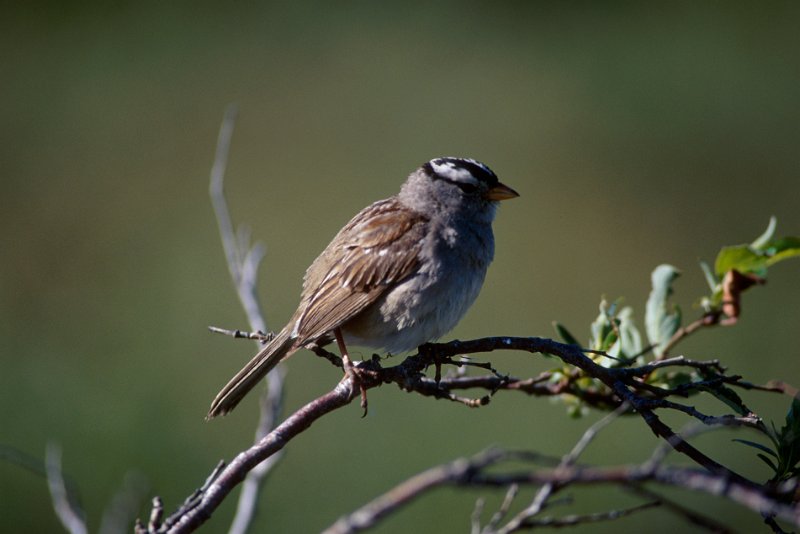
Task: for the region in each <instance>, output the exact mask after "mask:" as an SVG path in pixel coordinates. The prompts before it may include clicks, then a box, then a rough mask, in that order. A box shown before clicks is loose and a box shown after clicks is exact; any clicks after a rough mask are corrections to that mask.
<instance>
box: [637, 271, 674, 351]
mask: <svg viewBox="0 0 800 534" xmlns="http://www.w3.org/2000/svg"><path fill="white" fill-rule="evenodd" d="M678 276H680V271H679V270H678V269H677V268H676V267H673V266H672V265H667V264H662V265H659V266H658V267H656V268H655V269H654V270H653V274H652V275H651V277H650V278H651V280H652V285H653V289H652V290H651V291H650V296H649V297H648V299H647V306H646V308H645V316H644V322H645V330H646V332H647V339H648V341H649V342H650V344H651V345H653V347H654V348H653V353H654V354H655V355H656V356H661V354H662V353H663V348H662V347H663V346H664V345H665V344H666V343H667V341H669V340H670V338H672V336H673V335H674V334H675V332H676V331H677V330H678V328H679V327H680V325H681V312H680V309H679V308H678V307H677V306H674V305H671V304H670V303H669V302H668V300H669V297H670V295H671V294H672V283H673V282H674V281H675V279H676V278H678Z"/></svg>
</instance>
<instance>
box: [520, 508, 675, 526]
mask: <svg viewBox="0 0 800 534" xmlns="http://www.w3.org/2000/svg"><path fill="white" fill-rule="evenodd" d="M660 505H661V503H659V502H648V503H644V504H640V505H638V506H633V507H631V508H624V509H622V510H609V511H608V512H597V513H594V514H584V515H568V516H565V517H547V518H544V519H529V520H528V521H526V522H525V526H526V527H527V528H535V527H550V528H563V527H574V526H576V525H582V524H584V523H598V522H600V521H613V520H615V519H620V518H622V517H626V516H629V515H631V514H634V513H636V512H642V511H644V510H649V509H650V508H654V507H656V506H660Z"/></svg>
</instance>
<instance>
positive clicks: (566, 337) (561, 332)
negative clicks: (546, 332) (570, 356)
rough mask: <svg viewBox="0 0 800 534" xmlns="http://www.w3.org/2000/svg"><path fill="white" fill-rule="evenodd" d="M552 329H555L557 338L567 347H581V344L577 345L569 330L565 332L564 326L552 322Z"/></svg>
mask: <svg viewBox="0 0 800 534" xmlns="http://www.w3.org/2000/svg"><path fill="white" fill-rule="evenodd" d="M553 328H555V330H556V334H558V337H560V338H561V340H562V341H563V342H564V343H566V344H567V345H578V346H579V347H580V346H581V344H580V343H578V340H577V339H576V338H575V336H573V335H572V333H571V332H570V331H569V330H567V327H566V326H564V325H563V324H561V323H559V322H558V321H553Z"/></svg>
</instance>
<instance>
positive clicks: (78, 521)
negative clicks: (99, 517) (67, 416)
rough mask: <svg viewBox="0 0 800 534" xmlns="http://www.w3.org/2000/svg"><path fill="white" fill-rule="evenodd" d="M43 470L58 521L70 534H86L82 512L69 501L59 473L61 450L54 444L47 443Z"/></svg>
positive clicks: (62, 476)
mask: <svg viewBox="0 0 800 534" xmlns="http://www.w3.org/2000/svg"><path fill="white" fill-rule="evenodd" d="M45 470H46V472H47V487H48V489H49V490H50V498H51V499H52V501H53V509H54V510H55V512H56V515H57V516H58V519H59V521H61V524H62V525H63V526H64V528H65V529H66V530H67V532H69V533H70V534H86V533H87V532H88V529H87V527H86V521H84V519H83V511H82V510H81V509H80V508H79V507H78V505H77V504H76V503H74V502H72V501H71V499H70V495H69V492H68V491H67V486H66V484H65V483H64V475H63V473H62V472H61V448H60V447H59V446H58V445H56V444H55V443H48V444H47V448H46V449H45Z"/></svg>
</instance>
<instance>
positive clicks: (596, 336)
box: [589, 299, 611, 350]
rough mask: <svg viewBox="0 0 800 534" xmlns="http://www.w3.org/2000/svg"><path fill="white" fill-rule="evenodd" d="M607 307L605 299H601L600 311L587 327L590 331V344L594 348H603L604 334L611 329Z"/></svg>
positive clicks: (606, 334)
mask: <svg viewBox="0 0 800 534" xmlns="http://www.w3.org/2000/svg"><path fill="white" fill-rule="evenodd" d="M607 309H608V303H607V302H606V300H605V299H603V300H601V301H600V313H599V314H598V316H597V319H595V320H594V321H593V322H592V324H591V325H590V327H589V329H590V331H591V341H590V345H591V348H593V349H594V350H605V349H604V347H603V343H604V342H605V340H606V336H608V332H609V331H610V330H611V321H610V320H609V319H608V313H607V312H606V310H607Z"/></svg>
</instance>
